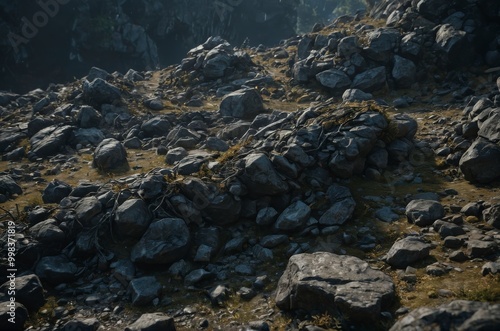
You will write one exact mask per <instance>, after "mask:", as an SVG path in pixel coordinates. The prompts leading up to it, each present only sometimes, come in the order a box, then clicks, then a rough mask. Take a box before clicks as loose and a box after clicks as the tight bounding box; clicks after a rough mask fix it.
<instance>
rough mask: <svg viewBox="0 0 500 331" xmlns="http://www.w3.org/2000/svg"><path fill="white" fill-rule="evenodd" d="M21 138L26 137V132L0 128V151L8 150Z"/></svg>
mask: <svg viewBox="0 0 500 331" xmlns="http://www.w3.org/2000/svg"><path fill="white" fill-rule="evenodd" d="M28 127H29V126H28ZM28 132H29V130H28ZM23 138H26V134H24V133H21V132H18V131H17V130H15V131H14V130H6V129H4V128H2V132H0V153H3V152H8V151H10V150H11V149H12V147H13V146H16V145H17V143H18V142H19V141H20V140H21V139H23Z"/></svg>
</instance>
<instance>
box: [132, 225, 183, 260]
mask: <svg viewBox="0 0 500 331" xmlns="http://www.w3.org/2000/svg"><path fill="white" fill-rule="evenodd" d="M190 239H191V238H190V234H189V228H188V227H187V225H186V223H185V222H184V220H182V219H180V218H164V219H161V220H159V221H155V222H153V223H152V224H151V225H150V226H149V228H148V230H147V231H146V233H145V234H144V235H143V236H142V238H141V239H140V240H139V242H138V243H137V244H135V246H134V247H133V248H132V252H131V260H132V262H135V263H147V264H170V263H173V262H175V261H177V260H180V259H182V258H183V257H184V255H185V254H186V253H187V252H188V250H189V243H190Z"/></svg>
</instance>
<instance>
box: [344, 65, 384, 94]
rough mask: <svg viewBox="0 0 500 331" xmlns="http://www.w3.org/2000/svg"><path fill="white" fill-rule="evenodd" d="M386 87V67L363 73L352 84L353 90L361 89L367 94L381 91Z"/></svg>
mask: <svg viewBox="0 0 500 331" xmlns="http://www.w3.org/2000/svg"><path fill="white" fill-rule="evenodd" d="M385 85H386V73H385V67H383V66H382V67H376V68H373V69H369V70H367V71H365V72H362V73H360V74H358V75H356V77H354V80H353V82H352V88H356V89H360V90H363V91H365V92H374V91H377V90H380V89H381V88H383V87H384V86H385Z"/></svg>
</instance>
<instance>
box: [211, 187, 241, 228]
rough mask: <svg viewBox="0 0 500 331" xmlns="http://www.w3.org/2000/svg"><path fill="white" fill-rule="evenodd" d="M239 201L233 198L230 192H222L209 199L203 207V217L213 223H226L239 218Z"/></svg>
mask: <svg viewBox="0 0 500 331" xmlns="http://www.w3.org/2000/svg"><path fill="white" fill-rule="evenodd" d="M240 211H241V201H240V200H236V199H234V197H233V196H232V195H231V194H228V193H222V194H218V195H217V196H215V197H214V198H213V199H211V200H210V201H209V203H208V205H207V206H206V207H205V208H203V211H202V213H203V215H204V217H205V218H206V219H207V220H208V221H210V223H212V224H215V225H227V224H231V223H234V222H236V221H237V220H238V219H239V216H240Z"/></svg>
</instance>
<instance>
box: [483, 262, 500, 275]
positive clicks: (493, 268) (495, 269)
mask: <svg viewBox="0 0 500 331" xmlns="http://www.w3.org/2000/svg"><path fill="white" fill-rule="evenodd" d="M498 273H500V262H487V263H485V264H484V265H483V267H482V268H481V274H482V275H483V276H486V275H488V274H492V275H496V274H498Z"/></svg>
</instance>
